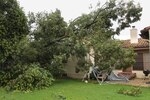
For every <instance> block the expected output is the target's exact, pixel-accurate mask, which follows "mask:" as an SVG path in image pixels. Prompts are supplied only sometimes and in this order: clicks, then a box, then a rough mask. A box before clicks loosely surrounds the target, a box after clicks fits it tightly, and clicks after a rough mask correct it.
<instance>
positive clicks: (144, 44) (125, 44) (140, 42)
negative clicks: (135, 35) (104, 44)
mask: <svg viewBox="0 0 150 100" xmlns="http://www.w3.org/2000/svg"><path fill="white" fill-rule="evenodd" d="M122 42H123V47H125V48H128V47H133V48H148V47H149V42H148V41H147V40H146V39H142V38H139V39H138V43H131V42H130V40H122Z"/></svg>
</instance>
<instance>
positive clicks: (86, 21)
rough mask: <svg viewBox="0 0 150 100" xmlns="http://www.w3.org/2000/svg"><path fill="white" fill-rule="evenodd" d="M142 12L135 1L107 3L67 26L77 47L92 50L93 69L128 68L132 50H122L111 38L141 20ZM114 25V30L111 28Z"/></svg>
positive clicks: (110, 1) (131, 62)
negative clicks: (81, 46) (76, 42)
mask: <svg viewBox="0 0 150 100" xmlns="http://www.w3.org/2000/svg"><path fill="white" fill-rule="evenodd" d="M141 11H142V8H141V7H140V5H139V4H135V3H134V1H128V2H126V1H123V0H121V1H118V0H109V1H108V2H106V3H105V4H104V5H100V4H99V5H98V8H97V9H96V10H94V11H92V12H91V13H89V14H83V15H82V16H80V17H78V18H76V19H75V20H73V21H72V22H71V23H70V26H69V28H70V29H71V31H70V33H73V34H74V35H75V36H76V37H75V39H76V40H78V41H79V43H81V44H82V43H83V44H84V45H86V46H87V48H89V50H87V51H90V49H91V48H92V49H94V54H93V56H94V58H95V66H98V67H99V68H101V69H107V68H114V67H117V66H118V65H120V67H129V66H130V65H132V64H133V63H134V62H135V60H134V56H135V53H134V52H133V50H129V49H125V48H122V45H120V43H119V41H117V40H115V39H114V38H113V36H114V35H115V34H120V32H121V31H122V30H123V29H125V28H127V27H130V25H131V24H132V23H134V22H136V21H139V20H140V17H141ZM114 24H115V27H116V28H114Z"/></svg>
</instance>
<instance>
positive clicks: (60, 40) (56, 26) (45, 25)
mask: <svg viewBox="0 0 150 100" xmlns="http://www.w3.org/2000/svg"><path fill="white" fill-rule="evenodd" d="M29 25H30V28H31V29H33V30H32V31H31V32H30V37H32V39H31V48H33V49H35V50H36V52H37V55H36V58H35V59H36V60H34V61H37V62H39V63H40V65H41V66H42V67H44V68H45V69H48V70H50V72H51V73H52V74H55V75H57V74H58V72H59V71H60V69H62V66H63V63H62V62H63V60H64V59H65V58H66V57H67V56H68V55H67V52H68V50H69V49H68V47H67V43H66V37H67V36H66V30H67V23H66V22H65V21H64V19H63V18H62V17H61V12H60V11H59V10H56V11H55V12H52V13H47V12H41V13H37V14H34V13H29ZM31 62H32V61H31Z"/></svg>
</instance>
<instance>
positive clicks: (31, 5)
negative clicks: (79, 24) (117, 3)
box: [18, 0, 150, 39]
mask: <svg viewBox="0 0 150 100" xmlns="http://www.w3.org/2000/svg"><path fill="white" fill-rule="evenodd" d="M18 1H19V2H20V6H21V7H23V10H24V11H25V13H26V14H28V12H29V11H30V12H40V11H48V12H51V11H55V9H56V8H58V9H59V10H61V13H62V16H63V17H64V19H65V21H67V22H69V20H72V19H74V18H76V17H78V16H80V15H81V14H82V13H88V12H90V9H89V7H90V4H92V5H93V7H95V5H96V4H97V2H98V1H100V2H101V3H104V2H105V1H106V0H18ZM134 1H135V2H139V3H140V4H141V6H142V7H143V12H142V17H141V20H140V21H139V22H137V23H134V24H133V25H134V26H135V27H136V28H137V29H138V34H140V30H141V29H143V28H144V27H146V26H150V23H149V22H150V21H149V19H150V14H149V13H148V12H149V8H150V7H149V6H150V4H149V0H134ZM116 38H119V39H129V38H130V31H129V29H126V30H124V31H122V32H121V34H120V36H119V37H118V36H116Z"/></svg>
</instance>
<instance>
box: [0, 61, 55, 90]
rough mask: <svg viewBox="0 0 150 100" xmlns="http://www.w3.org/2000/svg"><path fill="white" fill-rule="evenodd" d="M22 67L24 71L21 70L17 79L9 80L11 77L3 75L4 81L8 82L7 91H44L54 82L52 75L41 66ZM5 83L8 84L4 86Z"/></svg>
mask: <svg viewBox="0 0 150 100" xmlns="http://www.w3.org/2000/svg"><path fill="white" fill-rule="evenodd" d="M22 67H23V68H22V69H24V70H20V71H19V72H18V73H17V77H15V76H16V75H13V77H12V78H7V77H8V76H9V75H7V76H5V75H3V77H4V78H3V80H2V81H7V84H6V87H7V90H20V91H31V90H33V89H42V88H45V87H49V86H50V85H51V84H52V82H53V81H54V79H53V77H52V75H51V74H50V73H49V72H48V71H47V70H45V69H43V68H40V66H39V64H30V65H28V66H26V65H24V66H22ZM18 70H19V69H18ZM14 74H15V73H14ZM1 76H2V75H1ZM8 79H10V80H8ZM4 83H6V82H3V84H2V85H3V86H4Z"/></svg>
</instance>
